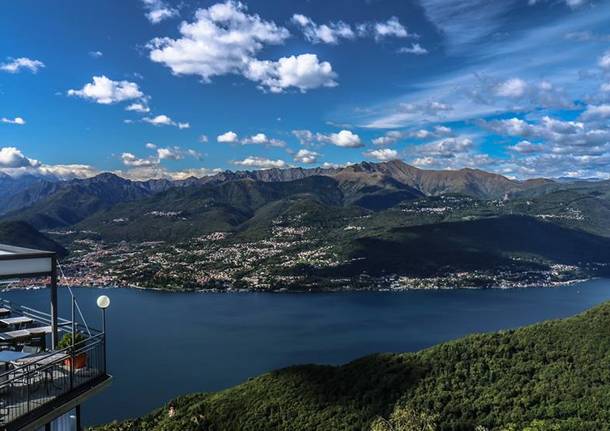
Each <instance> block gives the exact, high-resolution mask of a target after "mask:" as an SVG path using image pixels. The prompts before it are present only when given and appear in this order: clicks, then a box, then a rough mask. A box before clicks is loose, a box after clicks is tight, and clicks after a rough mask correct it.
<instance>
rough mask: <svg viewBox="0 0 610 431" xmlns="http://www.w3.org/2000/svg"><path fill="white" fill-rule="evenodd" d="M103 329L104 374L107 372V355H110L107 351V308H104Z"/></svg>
mask: <svg viewBox="0 0 610 431" xmlns="http://www.w3.org/2000/svg"><path fill="white" fill-rule="evenodd" d="M102 331H104V339H103V343H104V364H103V365H104V374H107V373H106V355H108V352H106V309H105V308H102Z"/></svg>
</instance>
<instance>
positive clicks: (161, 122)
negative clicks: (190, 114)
mask: <svg viewBox="0 0 610 431" xmlns="http://www.w3.org/2000/svg"><path fill="white" fill-rule="evenodd" d="M142 121H144V122H145V123H148V124H152V125H153V126H174V127H177V128H179V129H188V128H190V127H191V125H190V124H189V123H181V122H177V121H174V120H172V119H171V117H169V116H167V115H164V114H160V115H157V116H155V117H144V118H142Z"/></svg>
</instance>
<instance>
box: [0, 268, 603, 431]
mask: <svg viewBox="0 0 610 431" xmlns="http://www.w3.org/2000/svg"><path fill="white" fill-rule="evenodd" d="M102 293H103V294H106V295H108V296H110V298H111V300H112V304H111V306H110V309H109V311H108V315H107V316H108V353H109V363H108V367H109V371H110V373H111V374H113V375H114V381H113V383H112V386H111V387H110V388H109V389H108V390H106V391H105V392H104V393H103V394H100V395H98V396H97V397H96V398H94V399H92V400H91V401H89V402H88V403H87V404H85V406H84V408H83V419H84V422H85V424H88V425H92V424H99V423H104V422H109V421H112V420H114V419H119V420H120V419H125V418H128V417H134V416H139V415H143V414H145V413H148V412H149V411H151V410H153V409H155V408H156V407H159V406H161V405H162V404H163V403H165V402H167V401H168V400H169V399H171V398H174V397H176V396H178V395H181V394H184V393H188V392H200V391H216V390H219V389H223V388H226V387H229V386H232V385H235V384H237V383H240V382H242V381H244V380H246V379H247V378H248V377H251V376H254V375H257V374H260V373H264V372H266V371H269V370H272V369H274V368H280V367H285V366H288V365H294V364H303V363H326V364H339V363H343V362H347V361H350V360H352V359H355V358H358V357H360V356H363V355H366V354H370V353H375V352H406V351H414V350H419V349H422V348H424V347H428V346H431V345H433V344H436V343H439V342H442V341H446V340H450V339H453V338H457V337H461V336H463V335H466V334H470V333H472V332H482V331H495V330H498V329H507V328H514V327H517V326H522V325H525V324H530V323H534V322H538V321H541V320H545V319H551V318H559V317H566V316H570V315H573V314H576V313H578V312H581V311H583V310H585V309H587V308H589V307H591V306H593V305H596V304H599V303H601V302H603V301H606V300H610V280H592V281H587V282H584V283H580V284H576V285H572V286H564V287H558V288H538V289H510V290H499V289H490V290H464V289H458V290H443V291H407V292H400V293H391V292H354V293H349V292H344V293H300V294H265V293H234V294H212V293H167V292H156V291H142V290H130V289H90V288H83V289H76V290H75V294H76V296H77V298H78V301H79V303H80V305H81V308H82V309H83V311H84V313H85V317H86V318H87V320H88V323H89V325H91V326H95V327H100V326H101V315H100V311H99V310H98V309H97V308H96V306H95V299H96V298H97V296H99V295H100V294H102ZM0 296H1V297H3V298H6V299H9V300H12V301H15V302H16V303H19V304H23V305H28V306H31V307H35V308H39V309H43V310H47V309H48V301H49V291H48V290H46V289H40V290H27V291H26V290H18V291H11V292H4V293H1V294H0ZM68 298H69V297H68V292H67V290H66V289H61V290H60V300H61V304H60V314H61V315H62V316H64V317H69V313H70V308H69V304H68Z"/></svg>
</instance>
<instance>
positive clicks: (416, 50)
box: [397, 43, 428, 55]
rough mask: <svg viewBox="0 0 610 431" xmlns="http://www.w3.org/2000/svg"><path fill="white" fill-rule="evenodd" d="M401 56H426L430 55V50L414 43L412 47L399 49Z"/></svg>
mask: <svg viewBox="0 0 610 431" xmlns="http://www.w3.org/2000/svg"><path fill="white" fill-rule="evenodd" d="M397 52H398V53H399V54H414V55H424V54H428V50H427V49H426V48H424V47H423V46H421V45H420V44H419V43H413V44H411V46H404V47H402V48H399V49H398V51H397Z"/></svg>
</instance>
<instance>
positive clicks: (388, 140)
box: [373, 130, 405, 145]
mask: <svg viewBox="0 0 610 431" xmlns="http://www.w3.org/2000/svg"><path fill="white" fill-rule="evenodd" d="M404 137H405V134H404V132H399V131H397V130H390V131H389V132H386V133H385V135H383V136H379V137H378V138H375V139H373V145H392V144H395V143H396V142H398V141H400V140H401V139H402V138H404Z"/></svg>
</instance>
